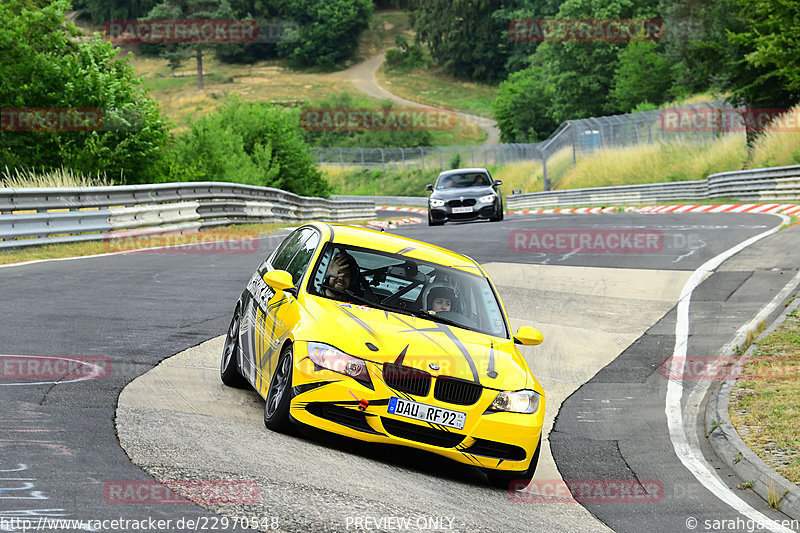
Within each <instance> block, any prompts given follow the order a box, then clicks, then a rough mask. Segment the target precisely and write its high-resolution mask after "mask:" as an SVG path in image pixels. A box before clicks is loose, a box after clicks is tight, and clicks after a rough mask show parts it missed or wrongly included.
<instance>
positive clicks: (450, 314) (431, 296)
mask: <svg viewBox="0 0 800 533" xmlns="http://www.w3.org/2000/svg"><path fill="white" fill-rule="evenodd" d="M344 265H346V266H344ZM342 273H344V275H342ZM336 274H338V275H339V281H337V279H336ZM342 279H343V280H344V281H342ZM309 292H310V293H311V294H315V295H318V296H322V297H325V298H332V299H336V300H341V301H345V302H350V303H355V304H360V305H366V306H371V307H375V308H377V309H383V310H386V311H397V312H400V313H405V314H409V315H414V316H420V317H423V318H426V319H429V320H434V321H438V322H442V323H445V324H448V325H451V326H457V327H461V328H465V329H469V330H472V331H476V332H479V333H484V334H487V335H493V336H497V337H503V338H508V328H507V325H506V321H505V319H504V317H503V313H502V311H501V310H500V305H499V303H498V301H497V297H496V295H495V293H494V290H493V289H492V286H491V285H490V283H489V281H488V280H487V279H486V278H485V277H483V276H482V275H479V274H470V273H468V272H464V271H462V270H458V269H455V268H450V267H446V266H442V265H438V264H435V263H429V262H427V261H421V260H418V259H410V258H408V257H406V256H402V255H396V254H390V253H384V252H376V251H374V250H368V249H364V248H356V247H350V246H345V245H341V244H336V245H330V244H329V245H328V246H327V247H326V249H325V251H324V252H323V253H322V254H321V256H320V260H319V262H318V264H317V267H316V269H315V271H314V275H313V276H312V278H311V282H310V284H309Z"/></svg>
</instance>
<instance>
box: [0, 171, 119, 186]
mask: <svg viewBox="0 0 800 533" xmlns="http://www.w3.org/2000/svg"><path fill="white" fill-rule="evenodd" d="M102 185H114V180H109V179H108V178H107V177H106V176H105V175H104V174H103V175H100V174H98V175H97V176H84V175H83V174H78V173H76V172H74V171H73V170H72V169H68V168H67V169H65V168H60V169H56V170H49V171H46V172H36V171H32V170H24V169H17V168H15V169H9V168H8V167H5V169H4V170H3V171H2V173H0V189H3V188H21V187H98V186H102Z"/></svg>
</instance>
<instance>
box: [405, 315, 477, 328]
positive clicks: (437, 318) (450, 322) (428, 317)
mask: <svg viewBox="0 0 800 533" xmlns="http://www.w3.org/2000/svg"><path fill="white" fill-rule="evenodd" d="M408 312H409V313H411V314H412V315H414V316H415V317H418V318H424V319H425V320H431V321H433V322H441V323H442V324H447V325H449V326H455V327H457V328H464V329H469V328H468V327H467V326H465V325H464V324H459V323H458V322H456V321H455V320H450V319H449V318H445V317H443V316H439V315H432V314H430V313H428V312H427V311H410V310H409V311H408Z"/></svg>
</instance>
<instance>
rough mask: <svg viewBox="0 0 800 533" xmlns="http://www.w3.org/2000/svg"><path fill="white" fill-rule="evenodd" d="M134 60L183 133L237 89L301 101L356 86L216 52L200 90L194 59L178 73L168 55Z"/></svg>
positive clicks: (247, 95)
mask: <svg viewBox="0 0 800 533" xmlns="http://www.w3.org/2000/svg"><path fill="white" fill-rule="evenodd" d="M131 64H132V65H133V67H134V69H135V70H136V73H137V74H138V75H139V76H141V77H142V80H143V86H144V88H146V89H148V90H149V91H150V95H151V96H152V97H153V98H154V99H155V100H156V101H157V102H158V103H159V105H160V106H161V109H162V110H163V112H164V115H165V116H166V117H167V118H168V119H169V120H171V121H172V122H174V123H175V125H176V130H175V131H178V132H180V131H182V130H184V129H185V128H186V127H187V126H188V124H189V123H190V122H191V121H192V120H196V119H197V118H199V117H200V116H203V115H205V114H208V113H210V112H213V111H214V110H215V109H216V108H217V107H218V106H219V105H221V104H222V103H224V102H225V101H226V100H227V98H228V97H230V96H232V95H234V94H236V95H238V96H239V97H240V98H241V99H242V100H244V101H263V102H273V103H277V104H282V105H301V104H303V103H305V102H307V101H311V100H319V99H322V98H326V97H329V96H332V95H334V94H339V93H342V92H348V91H350V92H352V91H353V85H352V84H351V83H350V82H349V81H348V80H346V79H343V78H341V77H337V76H336V74H320V73H304V72H297V71H294V70H291V69H288V68H285V67H283V66H281V65H279V64H277V63H275V62H266V61H264V62H260V63H255V64H253V65H230V64H226V63H221V62H219V61H217V60H215V59H213V58H212V57H209V58H206V59H204V62H203V65H204V68H203V71H204V73H205V76H204V84H205V90H203V91H198V90H197V77H196V76H195V72H194V64H193V63H191V62H190V63H187V64H186V65H185V67H184V68H183V69H181V70H180V71H178V72H177V73H176V75H175V76H173V75H172V73H171V72H170V69H169V67H168V66H167V63H166V61H164V60H163V59H159V58H146V57H142V56H133V57H132V58H131ZM365 98H366V97H365ZM378 104H379V101H378V100H375V105H378Z"/></svg>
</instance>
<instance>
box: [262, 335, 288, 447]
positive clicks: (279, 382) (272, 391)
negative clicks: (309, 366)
mask: <svg viewBox="0 0 800 533" xmlns="http://www.w3.org/2000/svg"><path fill="white" fill-rule="evenodd" d="M293 359H294V356H293V352H292V346H291V345H289V346H287V347H286V348H284V349H283V351H282V352H281V356H280V357H279V358H278V364H277V366H276V367H275V372H274V373H273V374H272V379H271V380H270V382H269V391H267V401H266V404H265V405H264V425H265V426H267V428H268V429H271V430H272V431H277V432H278V433H293V432H294V431H293V430H294V424H293V423H292V420H291V418H290V417H289V404H290V403H291V401H292V368H293V367H294V361H293Z"/></svg>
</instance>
